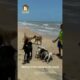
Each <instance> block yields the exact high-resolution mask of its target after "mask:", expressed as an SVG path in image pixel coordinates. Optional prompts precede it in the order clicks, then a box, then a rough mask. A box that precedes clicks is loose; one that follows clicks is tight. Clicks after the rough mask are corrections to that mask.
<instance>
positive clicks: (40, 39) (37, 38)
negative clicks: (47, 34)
mask: <svg viewBox="0 0 80 80" xmlns="http://www.w3.org/2000/svg"><path fill="white" fill-rule="evenodd" d="M33 38H34V39H35V43H37V44H39V43H40V45H41V44H42V36H40V35H39V36H37V35H34V37H33Z"/></svg>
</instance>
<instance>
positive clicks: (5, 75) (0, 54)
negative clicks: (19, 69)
mask: <svg viewBox="0 0 80 80" xmlns="http://www.w3.org/2000/svg"><path fill="white" fill-rule="evenodd" d="M15 53H16V49H14V48H13V46H12V45H11V44H10V43H9V44H8V43H7V42H5V41H4V40H3V36H1V35H0V79H2V80H9V79H10V80H16V62H17V61H16V58H15V55H16V54H15Z"/></svg>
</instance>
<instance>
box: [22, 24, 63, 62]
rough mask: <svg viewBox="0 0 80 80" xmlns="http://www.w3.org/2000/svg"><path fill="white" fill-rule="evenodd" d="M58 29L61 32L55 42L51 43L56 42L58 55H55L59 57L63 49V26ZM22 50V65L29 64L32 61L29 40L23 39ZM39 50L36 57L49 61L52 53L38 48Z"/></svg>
mask: <svg viewBox="0 0 80 80" xmlns="http://www.w3.org/2000/svg"><path fill="white" fill-rule="evenodd" d="M60 29H61V30H60V33H59V36H58V37H57V38H56V39H55V40H53V41H52V42H53V43H55V42H56V41H58V44H57V46H58V50H59V54H57V55H58V56H59V57H61V56H62V52H61V51H62V49H63V24H61V26H60ZM23 49H24V52H25V54H24V63H30V60H31V59H32V51H33V47H32V42H31V40H30V39H29V38H25V40H24V46H23ZM39 49H40V50H39V51H38V57H40V58H41V59H44V60H47V61H49V60H50V59H51V58H52V53H49V52H48V51H47V50H45V49H43V48H39ZM41 51H42V52H41ZM43 57H44V58H43Z"/></svg>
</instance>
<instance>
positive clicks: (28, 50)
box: [23, 42, 32, 62]
mask: <svg viewBox="0 0 80 80" xmlns="http://www.w3.org/2000/svg"><path fill="white" fill-rule="evenodd" d="M23 49H24V52H25V55H24V58H25V57H26V56H27V60H26V61H27V62H29V61H30V60H31V59H32V42H25V43H24V46H23ZM24 60H25V59H24Z"/></svg>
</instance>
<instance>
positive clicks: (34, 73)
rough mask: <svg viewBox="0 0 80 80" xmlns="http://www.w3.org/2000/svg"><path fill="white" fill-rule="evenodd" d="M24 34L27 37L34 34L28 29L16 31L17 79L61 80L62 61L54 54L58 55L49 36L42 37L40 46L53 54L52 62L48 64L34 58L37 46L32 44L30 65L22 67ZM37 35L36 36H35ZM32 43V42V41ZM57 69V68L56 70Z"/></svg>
mask: <svg viewBox="0 0 80 80" xmlns="http://www.w3.org/2000/svg"><path fill="white" fill-rule="evenodd" d="M24 33H26V35H27V36H29V37H33V36H34V35H35V34H37V33H34V32H32V31H31V30H29V29H28V28H19V29H18V79H19V80H62V59H59V58H58V57H57V56H56V55H55V54H57V53H58V49H57V44H56V43H52V40H53V38H50V37H49V36H42V38H43V39H42V46H44V47H45V48H46V49H47V50H48V51H49V52H53V54H54V55H53V60H52V61H51V62H50V63H48V64H47V63H46V62H43V61H41V60H39V59H36V58H35V54H36V51H37V45H36V44H33V58H32V60H31V62H30V64H25V65H23V64H22V63H23V57H24V51H23V50H21V49H22V47H23V38H24ZM37 35H38V34H37ZM32 42H33V43H34V40H32ZM27 66H29V67H30V66H31V67H32V66H52V67H55V66H56V68H51V69H48V68H42V69H41V68H35V69H34V68H30V69H29V68H27ZM57 67H59V68H57Z"/></svg>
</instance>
